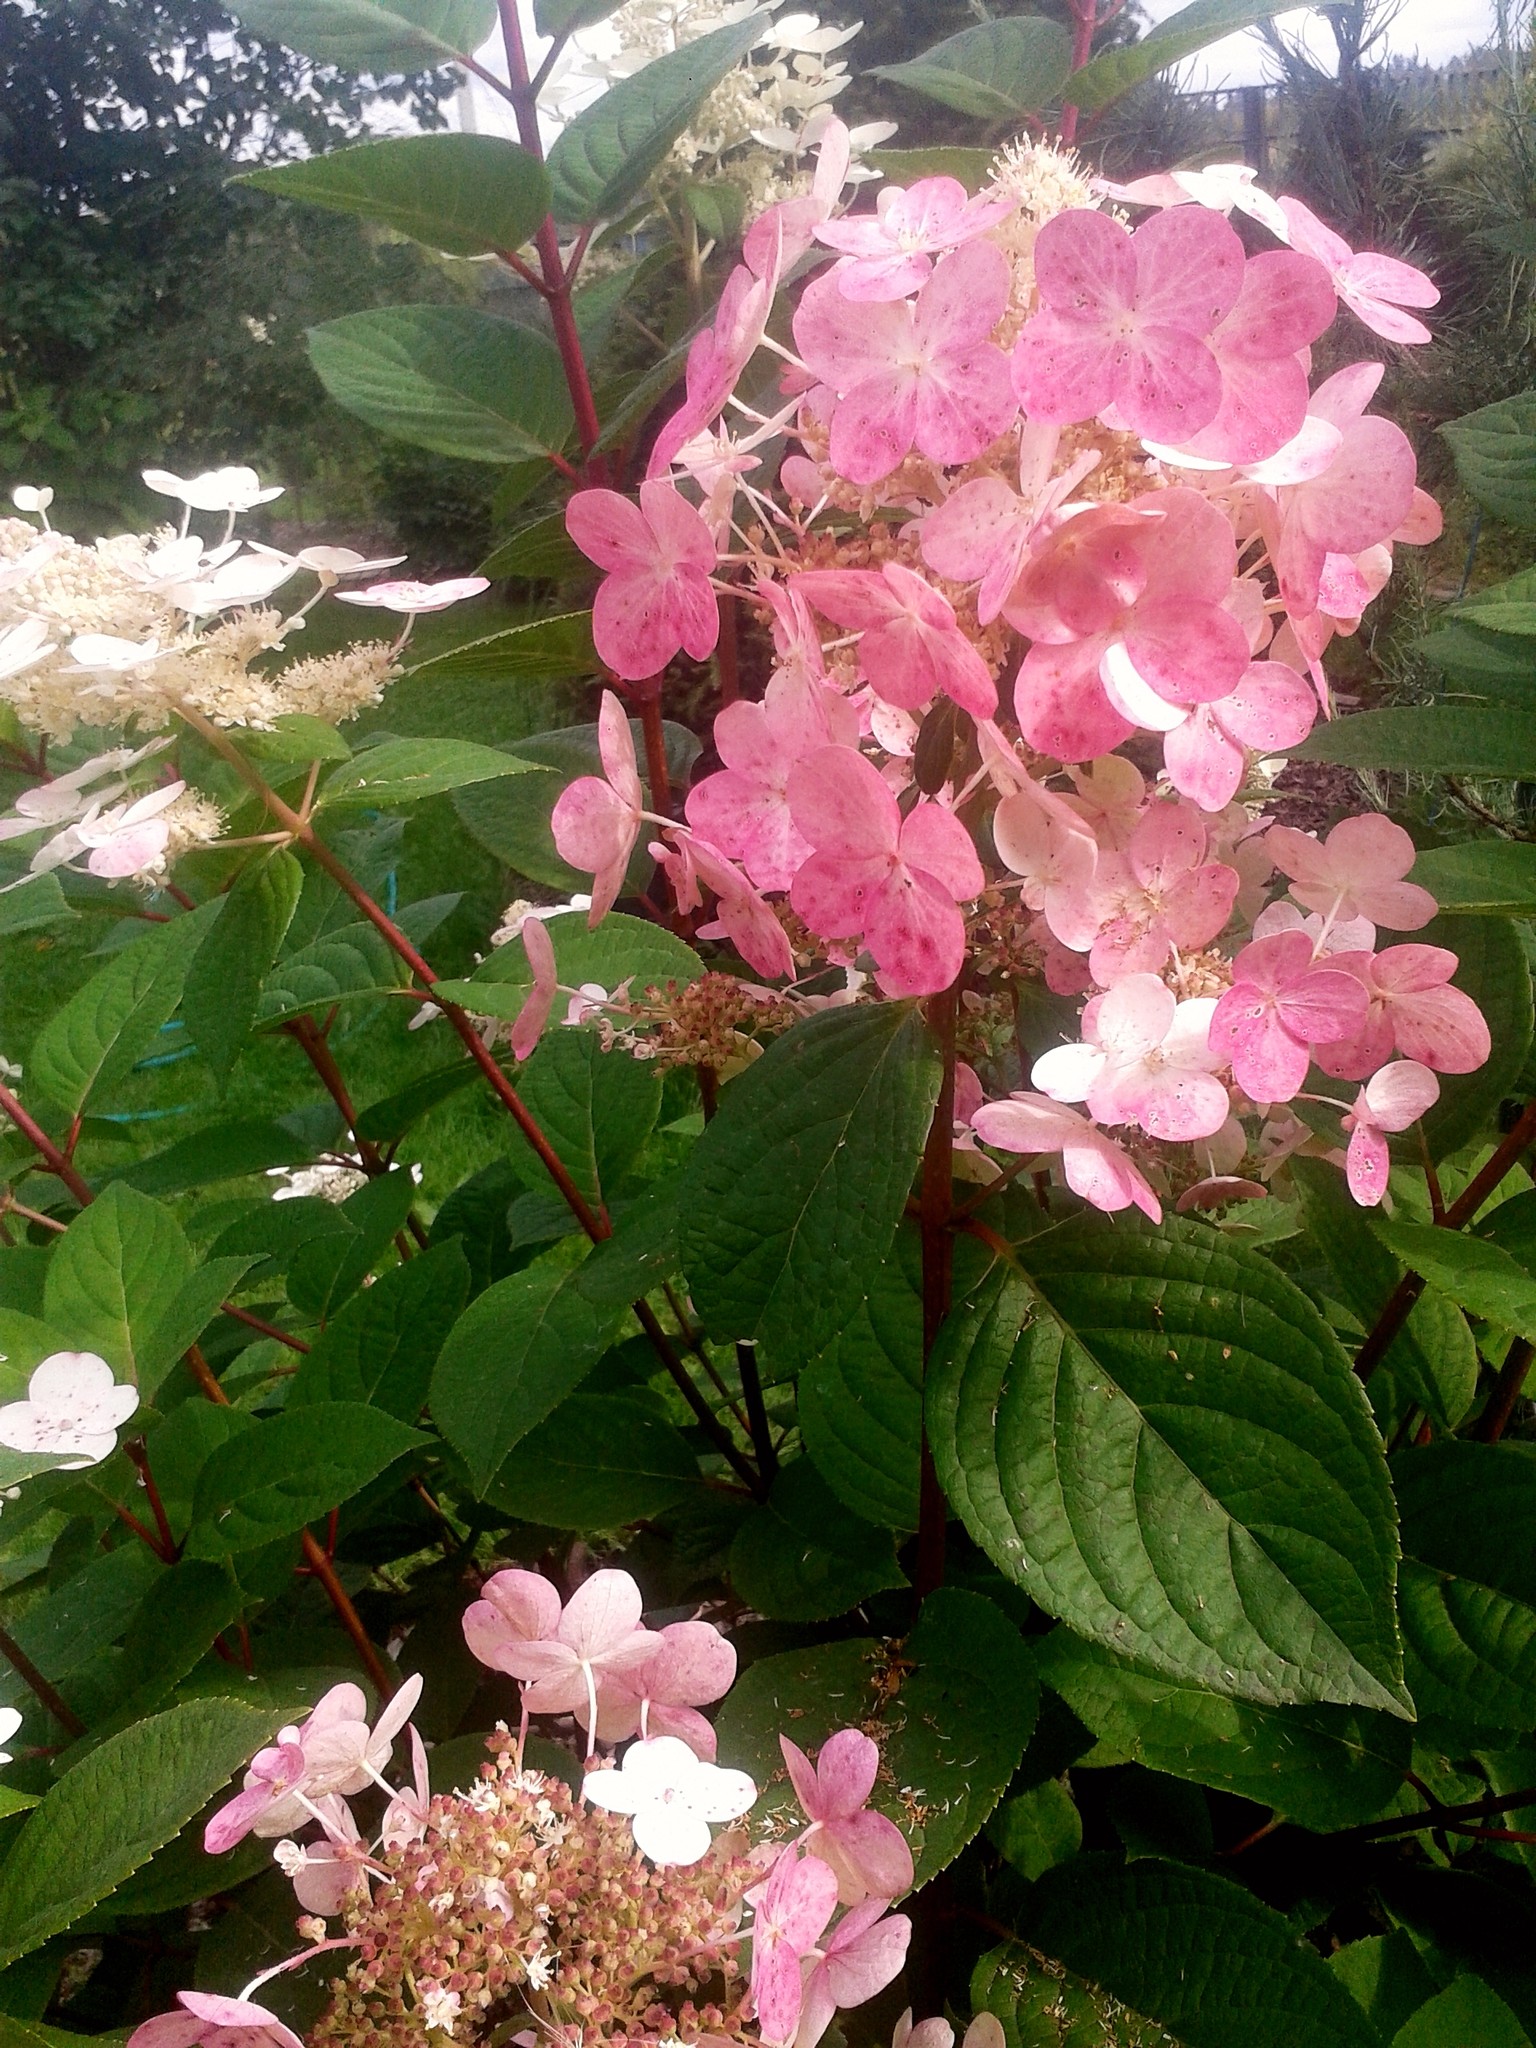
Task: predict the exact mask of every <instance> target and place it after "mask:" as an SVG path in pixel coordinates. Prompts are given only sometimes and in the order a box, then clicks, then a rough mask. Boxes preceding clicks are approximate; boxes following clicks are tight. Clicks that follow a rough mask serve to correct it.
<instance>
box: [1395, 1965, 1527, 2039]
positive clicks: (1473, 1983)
mask: <svg viewBox="0 0 1536 2048" xmlns="http://www.w3.org/2000/svg"><path fill="white" fill-rule="evenodd" d="M1452 2042H1454V2043H1455V2048H1531V2037H1530V2035H1529V2034H1527V2032H1526V2031H1525V2029H1524V2027H1522V2026H1521V2024H1520V2022H1519V2021H1518V2020H1517V2019H1516V2018H1515V2016H1514V2014H1513V2013H1512V2012H1511V2011H1510V2009H1509V2007H1508V2006H1507V2005H1506V2004H1505V2003H1504V2001H1503V1999H1502V1998H1500V1996H1499V1995H1498V1993H1497V1992H1496V1991H1494V1990H1493V1989H1492V1988H1491V1987H1490V1986H1489V1985H1487V1984H1485V1983H1484V1982H1483V1981H1482V1979H1481V1978H1480V1977H1458V1978H1457V1979H1456V1981H1455V1983H1454V1984H1452V1985H1450V1986H1448V1988H1447V1989H1446V1990H1444V1991H1442V1992H1440V1993H1438V1995H1437V1996H1436V1997H1434V1998H1431V1999H1430V2000H1429V2002H1428V2003H1427V2004H1425V2005H1421V2006H1420V2007H1419V2009H1418V2011H1417V2012H1416V2013H1415V2014H1414V2015H1413V2017H1412V2019H1410V2020H1409V2021H1408V2022H1407V2024H1406V2025H1405V2026H1404V2027H1403V2028H1402V2029H1401V2031H1400V2032H1398V2033H1397V2034H1395V2035H1394V2036H1393V2038H1392V2048H1449V2044H1451V2043H1452Z"/></svg>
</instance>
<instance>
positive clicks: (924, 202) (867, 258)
mask: <svg viewBox="0 0 1536 2048" xmlns="http://www.w3.org/2000/svg"><path fill="white" fill-rule="evenodd" d="M1010 211H1011V202H1010V201H1008V200H1006V199H972V198H971V197H970V195H969V194H968V193H967V191H966V189H965V187H964V186H963V185H962V184H961V182H960V180H959V179H958V178H944V177H939V178H919V179H918V181H917V183H916V184H915V185H910V186H908V187H906V189H905V190H903V189H902V187H900V186H897V185H887V186H885V187H884V188H883V189H882V190H881V191H880V193H879V194H878V195H877V197H876V199H875V210H874V212H873V213H859V214H846V215H844V217H843V218H842V219H841V220H829V221H823V222H822V223H821V225H820V226H819V227H818V228H817V229H816V239H817V241H818V242H825V243H826V245H827V247H828V248H829V249H836V250H837V252H838V253H839V255H840V256H841V257H842V258H843V261H842V262H841V263H838V264H836V265H835V266H834V267H833V272H832V274H833V276H834V277H835V278H836V279H837V288H838V290H839V291H840V292H841V293H842V295H843V297H844V298H845V299H862V300H882V299H904V298H906V297H907V296H908V295H909V293H912V292H915V291H917V290H918V288H919V287H920V286H922V285H924V284H926V283H927V282H928V279H929V278H930V277H931V276H932V274H933V258H934V257H935V256H936V255H939V254H941V253H942V252H943V251H944V250H946V249H958V248H959V247H960V245H961V243H962V242H970V241H974V240H975V238H976V236H977V235H984V234H985V233H986V232H987V230H988V228H992V227H996V225H997V223H998V222H999V221H1000V220H1003V219H1005V218H1006V216H1007V215H1008V213H1009V212H1010Z"/></svg>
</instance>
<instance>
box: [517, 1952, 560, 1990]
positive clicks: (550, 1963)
mask: <svg viewBox="0 0 1536 2048" xmlns="http://www.w3.org/2000/svg"><path fill="white" fill-rule="evenodd" d="M559 1960H560V1958H559V1956H558V1955H557V1954H556V1953H555V1951H554V1950H553V1949H552V1948H547V1947H546V1946H545V1945H544V1943H543V1942H542V1941H541V1942H540V1943H539V1945H538V1947H537V1948H536V1949H535V1950H534V1952H533V1954H532V1955H531V1956H524V1957H523V1967H524V1968H525V1969H526V1970H527V1972H528V1987H529V1989H530V1990H532V1991H546V1990H548V1988H549V1986H550V1984H551V1983H552V1982H553V1980H554V1975H555V1965H556V1964H557V1963H558V1962H559Z"/></svg>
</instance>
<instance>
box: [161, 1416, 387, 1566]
mask: <svg viewBox="0 0 1536 2048" xmlns="http://www.w3.org/2000/svg"><path fill="white" fill-rule="evenodd" d="M426 1441H427V1439H426V1438H425V1437H423V1436H422V1435H421V1434H420V1432H419V1431H417V1430H414V1429H407V1428H406V1426H405V1424H404V1423H402V1422H397V1421H396V1420H395V1418H394V1417H393V1416H392V1415H386V1414H384V1413H383V1412H382V1411H381V1410H380V1409H378V1408H371V1407H368V1406H365V1404H364V1403H363V1402H361V1401H325V1402H317V1403H315V1404H314V1405H312V1406H310V1407H305V1408H300V1409H296V1410H295V1411H294V1413H293V1414H291V1415H289V1414H287V1413H284V1414H282V1415H275V1416H273V1417H272V1418H271V1420H270V1421H266V1422H261V1423H259V1424H258V1425H257V1426H256V1428H254V1429H249V1430H245V1431H244V1432H242V1434H241V1435H239V1436H236V1437H232V1438H231V1439H230V1441H229V1442H228V1443H227V1444H222V1445H221V1446H220V1447H219V1449H218V1450H216V1451H215V1452H214V1453H213V1455H212V1456H211V1457H210V1458H209V1460H208V1462H207V1464H206V1465H204V1467H203V1469H202V1471H201V1472H200V1473H199V1474H198V1479H197V1493H196V1497H195V1501H194V1506H193V1514H192V1528H191V1532H190V1533H189V1535H188V1537H187V1555H188V1556H189V1557H205V1558H209V1559H212V1560H214V1561H217V1560H218V1559H219V1558H221V1557H227V1556H229V1555H230V1554H231V1553H233V1552H237V1551H242V1550H254V1549H256V1548H257V1547H258V1546H259V1545H261V1544H263V1543H271V1542H274V1541H275V1540H276V1539H277V1538H278V1537H280V1536H291V1535H296V1534H297V1533H298V1531H299V1530H300V1529H302V1528H303V1527H304V1525H305V1523H306V1522H312V1521H314V1520H316V1519H317V1517H319V1516H320V1515H324V1514H328V1513H329V1512H330V1510H331V1509H332V1508H334V1507H339V1506H340V1505H341V1504H342V1503H343V1502H344V1501H347V1500H350V1499H351V1497H352V1495H353V1494H354V1493H359V1492H361V1491H362V1489H363V1488H364V1487H365V1486H367V1485H368V1484H369V1483H370V1482H371V1481H372V1480H375V1479H377V1478H378V1476H379V1474H380V1473H381V1472H384V1471H387V1470H388V1468H389V1467H390V1466H391V1465H392V1464H393V1463H394V1462H395V1460H396V1459H397V1458H401V1457H404V1456H405V1454H406V1453H407V1452H408V1451H410V1450H413V1449H414V1448H415V1447H416V1446H417V1445H418V1444H422V1443H425V1442H426Z"/></svg>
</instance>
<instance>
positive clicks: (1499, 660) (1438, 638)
mask: <svg viewBox="0 0 1536 2048" xmlns="http://www.w3.org/2000/svg"><path fill="white" fill-rule="evenodd" d="M1418 649H1419V652H1420V654H1422V655H1423V656H1425V658H1426V659H1427V660H1429V661H1432V662H1433V663H1434V664H1435V666H1436V667H1437V668H1441V669H1444V670H1445V672H1446V674H1447V675H1449V676H1451V677H1452V678H1453V679H1454V680H1455V681H1456V683H1457V684H1458V686H1460V687H1462V688H1464V689H1466V690H1468V691H1470V692H1471V694H1472V695H1473V696H1475V697H1501V698H1507V699H1512V700H1513V701H1515V702H1518V703H1523V702H1524V701H1525V700H1526V699H1527V698H1528V697H1529V696H1530V694H1531V689H1532V685H1533V684H1536V648H1533V647H1532V646H1531V643H1530V641H1529V640H1527V639H1525V638H1523V637H1522V636H1520V635H1518V634H1515V633H1490V632H1488V631H1487V629H1486V628H1485V627H1482V626H1474V625H1473V624H1472V623H1471V621H1470V620H1468V619H1451V620H1449V621H1447V623H1446V624H1445V625H1443V626H1439V627H1437V628H1436V629H1435V631H1434V632H1433V633H1426V634H1425V636H1424V638H1423V639H1422V640H1420V641H1419V642H1418Z"/></svg>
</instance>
